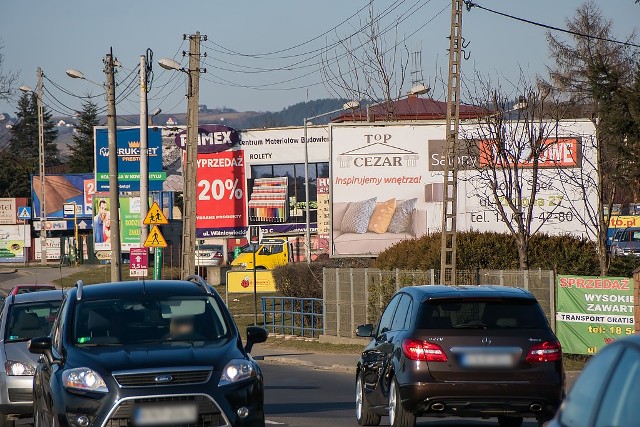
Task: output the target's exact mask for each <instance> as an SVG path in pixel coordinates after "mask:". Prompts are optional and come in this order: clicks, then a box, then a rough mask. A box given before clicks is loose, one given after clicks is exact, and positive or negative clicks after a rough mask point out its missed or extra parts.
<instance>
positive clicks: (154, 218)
mask: <svg viewBox="0 0 640 427" xmlns="http://www.w3.org/2000/svg"><path fill="white" fill-rule="evenodd" d="M142 223H143V224H145V225H163V224H169V220H168V219H167V217H166V216H165V215H164V213H162V209H160V206H158V202H153V205H151V208H149V211H148V212H147V216H146V217H144V221H142ZM145 246H146V245H145ZM165 246H166V245H165ZM156 247H157V246H156ZM163 247H164V246H163Z"/></svg>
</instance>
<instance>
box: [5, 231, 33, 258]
mask: <svg viewBox="0 0 640 427" xmlns="http://www.w3.org/2000/svg"><path fill="white" fill-rule="evenodd" d="M29 246H31V227H30V226H29V225H0V263H3V262H9V263H13V262H24V261H25V256H26V252H25V248H26V247H29Z"/></svg>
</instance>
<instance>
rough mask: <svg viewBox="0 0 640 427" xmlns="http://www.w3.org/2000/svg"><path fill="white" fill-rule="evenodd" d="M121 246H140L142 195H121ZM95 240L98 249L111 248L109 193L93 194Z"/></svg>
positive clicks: (95, 247)
mask: <svg viewBox="0 0 640 427" xmlns="http://www.w3.org/2000/svg"><path fill="white" fill-rule="evenodd" d="M119 203H120V211H119V214H120V248H121V249H122V250H124V251H125V252H128V251H129V249H130V248H132V247H139V246H140V244H141V242H140V197H127V196H120V200H119ZM93 211H94V212H95V216H94V217H93V242H94V249H95V250H96V251H109V250H111V211H112V209H111V201H110V200H109V195H108V194H107V193H96V194H94V195H93Z"/></svg>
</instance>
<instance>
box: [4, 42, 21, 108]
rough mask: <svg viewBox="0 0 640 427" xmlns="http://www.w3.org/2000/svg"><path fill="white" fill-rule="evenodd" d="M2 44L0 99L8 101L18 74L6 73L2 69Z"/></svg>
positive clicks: (6, 71)
mask: <svg viewBox="0 0 640 427" xmlns="http://www.w3.org/2000/svg"><path fill="white" fill-rule="evenodd" d="M2 49H4V44H2V43H1V42H0V99H3V100H8V99H9V97H10V96H11V95H12V94H13V92H14V85H15V83H16V81H17V80H18V73H14V72H11V71H8V70H6V69H5V68H4V65H5V63H4V54H3V53H2Z"/></svg>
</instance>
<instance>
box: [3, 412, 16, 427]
mask: <svg viewBox="0 0 640 427" xmlns="http://www.w3.org/2000/svg"><path fill="white" fill-rule="evenodd" d="M15 425H16V422H15V420H11V419H9V418H8V417H7V416H6V415H5V414H0V427H13V426H15Z"/></svg>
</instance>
